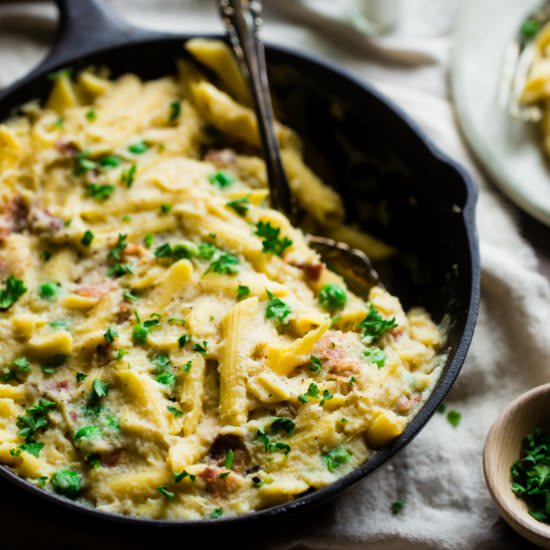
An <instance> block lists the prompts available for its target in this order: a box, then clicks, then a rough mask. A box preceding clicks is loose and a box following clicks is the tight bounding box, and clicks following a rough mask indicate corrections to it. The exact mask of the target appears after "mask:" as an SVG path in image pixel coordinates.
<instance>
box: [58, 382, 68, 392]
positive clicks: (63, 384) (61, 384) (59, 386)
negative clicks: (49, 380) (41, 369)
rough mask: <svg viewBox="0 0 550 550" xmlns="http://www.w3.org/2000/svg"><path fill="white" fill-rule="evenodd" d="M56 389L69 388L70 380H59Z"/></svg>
mask: <svg viewBox="0 0 550 550" xmlns="http://www.w3.org/2000/svg"><path fill="white" fill-rule="evenodd" d="M55 389H56V390H59V391H62V390H67V389H69V381H68V380H59V382H56V383H55Z"/></svg>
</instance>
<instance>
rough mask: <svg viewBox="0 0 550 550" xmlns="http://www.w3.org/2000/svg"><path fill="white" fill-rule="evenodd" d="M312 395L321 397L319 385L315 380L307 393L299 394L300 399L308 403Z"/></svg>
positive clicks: (316, 397) (315, 397) (313, 397)
mask: <svg viewBox="0 0 550 550" xmlns="http://www.w3.org/2000/svg"><path fill="white" fill-rule="evenodd" d="M310 397H311V398H312V399H318V398H319V387H318V386H317V384H315V383H313V382H312V383H311V384H310V385H309V386H308V388H307V392H306V393H304V394H302V395H300V396H298V401H301V402H302V403H307V402H308V401H309V398H310Z"/></svg>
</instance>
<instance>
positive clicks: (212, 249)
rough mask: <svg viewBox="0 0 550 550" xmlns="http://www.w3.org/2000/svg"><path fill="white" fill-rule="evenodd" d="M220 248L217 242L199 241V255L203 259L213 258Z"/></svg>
mask: <svg viewBox="0 0 550 550" xmlns="http://www.w3.org/2000/svg"><path fill="white" fill-rule="evenodd" d="M213 238H216V236H215V235H214V237H213ZM218 250H219V248H218V247H217V246H216V245H215V244H212V243H199V246H198V256H199V258H200V259H201V260H211V259H212V258H213V257H214V254H216V252H218Z"/></svg>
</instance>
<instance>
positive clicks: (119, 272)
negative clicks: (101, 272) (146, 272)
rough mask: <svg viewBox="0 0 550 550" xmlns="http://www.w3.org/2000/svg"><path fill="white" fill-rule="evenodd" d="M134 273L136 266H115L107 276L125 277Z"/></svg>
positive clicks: (108, 270)
mask: <svg viewBox="0 0 550 550" xmlns="http://www.w3.org/2000/svg"><path fill="white" fill-rule="evenodd" d="M133 272H134V266H133V265H132V264H120V263H119V264H113V265H112V266H111V267H109V269H107V276H109V277H123V276H124V275H130V274H132V273H133Z"/></svg>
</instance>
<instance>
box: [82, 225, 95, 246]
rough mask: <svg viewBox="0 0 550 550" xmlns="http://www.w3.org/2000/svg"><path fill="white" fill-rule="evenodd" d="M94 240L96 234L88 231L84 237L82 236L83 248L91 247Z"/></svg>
mask: <svg viewBox="0 0 550 550" xmlns="http://www.w3.org/2000/svg"><path fill="white" fill-rule="evenodd" d="M93 240H94V234H93V233H92V232H91V231H90V230H89V229H86V231H84V235H82V239H80V244H82V246H90V245H91V244H92V241H93Z"/></svg>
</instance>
